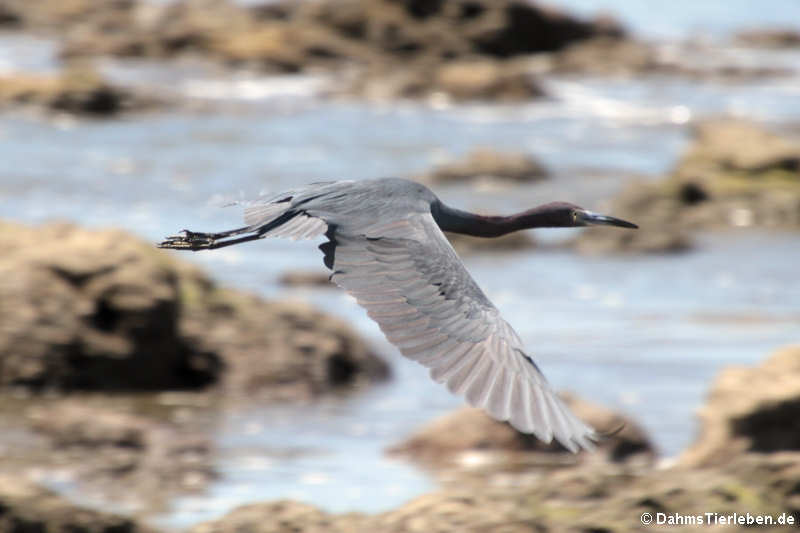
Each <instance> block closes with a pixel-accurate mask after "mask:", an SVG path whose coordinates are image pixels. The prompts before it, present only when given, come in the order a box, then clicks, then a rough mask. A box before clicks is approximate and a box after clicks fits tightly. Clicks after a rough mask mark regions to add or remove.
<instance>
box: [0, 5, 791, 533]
mask: <svg viewBox="0 0 800 533" xmlns="http://www.w3.org/2000/svg"><path fill="white" fill-rule="evenodd" d="M562 3H563V4H564V5H566V6H569V7H572V8H576V9H580V10H581V11H586V12H590V11H592V12H593V11H594V10H596V9H599V8H611V9H613V10H614V11H616V12H618V13H620V15H621V18H622V20H624V21H625V22H627V23H629V24H630V25H631V27H632V28H633V29H634V31H636V32H638V33H640V34H642V35H644V36H645V37H652V38H655V39H661V40H665V41H666V42H667V44H666V45H665V46H674V43H673V44H669V39H673V38H675V37H676V36H681V37H683V36H687V35H691V34H694V33H695V32H697V31H698V29H699V28H703V29H708V30H709V31H710V32H711V33H712V34H713V35H716V36H722V35H727V33H726V32H729V31H731V30H733V29H737V28H740V27H746V26H751V25H760V24H762V23H763V24H767V23H770V22H772V21H773V20H774V16H773V14H772V13H778V12H780V13H781V20H798V17H794V19H792V18H791V17H790V14H791V13H793V12H794V11H796V10H797V9H798V7H797V5H796V3H794V2H786V1H777V0H776V1H773V2H770V6H772V7H773V8H774V9H766V8H763V6H762V7H761V8H760V9H759V10H758V11H757V13H755V15H754V14H753V13H751V11H752V8H751V6H752V5H753V4H752V3H750V2H744V1H741V2H738V1H737V2H726V3H724V4H718V3H716V2H694V3H692V6H693V7H691V8H689V7H687V6H688V5H684V4H683V3H680V2H677V3H674V2H673V3H661V4H658V7H657V8H658V9H659V10H664V11H665V13H666V14H665V16H661V17H659V16H653V12H652V9H653V6H652V5H650V3H648V7H647V11H646V14H645V10H644V8H643V7H642V6H643V5H644V4H643V3H639V2H628V1H624V0H615V1H611V0H609V1H606V2H600V1H597V2H590V1H588V0H570V1H566V2H562ZM709 10H711V11H713V16H709ZM709 21H713V22H709ZM0 45H2V46H0V69H2V70H5V71H14V70H23V71H48V70H50V69H51V68H52V66H53V64H55V60H54V59H53V57H52V54H53V47H52V43H49V44H48V43H47V42H46V41H41V40H36V39H29V38H18V37H10V36H4V37H3V39H2V40H0ZM715 50H716V52H715V53H714V60H715V61H728V60H735V61H737V62H739V63H742V62H744V63H747V62H750V63H755V64H770V65H772V64H775V65H784V66H786V65H788V66H792V67H793V68H795V69H798V68H800V55H799V54H797V53H792V52H763V51H759V52H756V51H747V52H746V53H740V52H741V51H740V50H737V49H735V48H729V47H728V48H726V47H722V48H717V49H715ZM17 52H19V53H17ZM731 58H733V59H731ZM103 68H104V69H106V71H107V72H108V73H110V74H111V75H112V76H114V77H115V79H119V80H126V81H129V80H137V81H138V82H139V83H143V84H145V85H148V84H149V86H151V87H152V86H158V85H163V84H168V85H169V86H170V87H172V90H173V91H174V93H175V94H178V95H183V96H185V97H187V98H191V99H196V100H202V101H205V102H212V103H213V104H214V107H213V109H214V111H213V112H199V111H191V110H188V109H183V110H176V111H167V112H161V113H153V114H144V115H138V116H130V117H126V118H123V119H120V120H113V121H80V120H75V119H69V118H64V117H56V118H43V117H40V116H30V115H28V114H25V113H21V112H9V113H6V114H4V115H2V116H0V158H2V160H3V162H4V164H3V167H2V169H0V206H2V207H1V208H0V215H2V216H3V217H4V218H10V219H15V220H21V221H25V222H40V221H44V220H48V219H53V218H58V219H68V220H74V221H77V222H79V223H81V224H84V225H88V226H93V227H108V226H116V227H122V228H126V229H128V230H130V231H133V232H134V233H136V234H138V235H140V236H142V237H143V238H145V239H148V240H150V241H154V242H155V241H157V240H159V239H160V238H161V237H163V236H164V235H165V234H167V233H170V232H173V231H175V230H178V229H180V228H183V227H187V226H189V227H191V228H192V229H197V230H204V229H208V230H215V229H224V228H228V227H235V226H237V225H238V224H239V223H240V219H239V212H238V210H237V208H222V207H220V206H222V205H224V204H226V203H229V202H231V201H235V200H240V199H246V198H251V197H253V196H255V195H258V194H259V193H263V192H269V191H277V190H280V189H283V188H288V187H292V186H295V185H298V184H302V183H306V182H309V181H315V180H320V179H336V178H350V179H353V178H354V179H363V178H369V177H375V176H387V175H395V176H414V175H417V174H419V173H422V172H423V171H425V170H426V169H428V168H429V167H430V166H431V165H432V164H435V163H438V162H441V161H444V160H447V159H449V158H452V157H455V156H458V155H460V154H462V153H464V152H466V151H468V150H470V149H471V148H473V147H475V146H495V147H500V148H504V149H510V150H523V151H526V152H528V153H530V154H532V155H534V156H536V157H537V158H539V159H540V160H541V161H542V162H543V163H544V164H545V165H546V166H547V167H548V168H549V169H550V170H551V171H552V174H553V178H552V179H550V180H548V181H545V182H542V183H538V184H535V185H526V186H522V187H518V188H503V187H493V188H482V189H479V190H476V189H475V188H473V187H469V186H450V187H437V192H438V193H439V194H440V196H442V197H443V198H444V199H445V200H446V201H448V202H449V203H451V204H454V205H459V206H463V207H466V208H482V209H486V210H496V211H502V212H509V211H513V210H517V209H521V208H526V207H530V206H531V205H533V204H536V203H537V202H541V201H546V200H552V199H556V198H560V199H565V200H571V201H574V202H577V203H580V204H582V205H585V206H587V207H597V206H599V205H600V204H602V202H603V201H604V200H606V199H608V198H609V197H611V196H612V195H613V194H614V193H615V192H616V191H617V190H618V189H619V188H620V187H621V186H623V185H624V183H625V182H626V181H627V180H630V179H633V178H634V177H636V178H644V179H656V178H657V177H658V176H659V175H661V174H663V173H665V172H668V171H669V169H670V168H671V167H672V165H674V163H675V160H676V159H677V158H678V157H679V156H680V154H681V153H682V151H683V150H684V149H685V147H686V145H687V142H688V139H689V126H690V124H691V122H692V121H693V120H696V119H698V118H702V117H704V116H709V115H714V114H718V113H728V114H735V115H739V116H744V117H751V118H754V119H757V120H760V121H763V122H765V123H769V124H772V125H778V126H782V125H783V126H791V125H792V124H796V123H797V122H798V121H800V90H798V87H800V84H799V83H798V80H797V78H796V77H793V78H776V79H759V80H757V81H753V82H742V83H721V82H710V81H702V80H688V79H684V78H665V77H652V78H646V79H634V80H614V79H611V80H609V79H586V78H574V77H573V78H562V79H551V80H548V81H547V88H548V90H549V91H550V92H551V94H553V95H554V98H553V99H550V100H547V101H543V102H535V103H530V104H525V105H514V106H508V105H498V106H495V105H458V106H452V105H442V104H441V103H439V104H437V105H436V106H431V105H427V104H419V103H408V102H400V103H392V104H383V105H378V104H364V103H355V102H326V101H323V100H321V99H320V98H318V97H317V96H318V94H319V92H320V87H321V86H322V85H324V80H320V79H319V78H299V79H287V78H281V79H280V80H277V81H276V80H272V79H268V78H263V77H260V76H257V75H254V74H239V75H236V76H224V77H223V76H222V75H221V74H220V73H219V72H217V71H215V70H214V69H213V68H209V67H208V66H198V65H195V64H187V65H182V66H181V67H180V68H176V69H171V68H165V67H164V66H163V65H157V64H155V65H153V64H146V63H139V64H137V65H135V66H131V65H129V64H124V63H118V62H113V61H110V62H107V63H106V64H104V66H103ZM298 93H299V95H298ZM609 231H614V230H613V229H611V230H609ZM572 235H573V230H562V231H545V232H539V233H537V235H536V237H537V239H539V240H542V241H547V240H559V239H563V238H567V237H570V236H572ZM314 244H315V243H294V242H284V241H280V240H274V241H269V242H258V243H250V244H245V245H242V246H240V247H235V248H228V249H224V250H219V251H216V252H214V253H208V254H190V255H181V257H182V258H184V259H186V260H190V261H194V262H196V263H198V264H200V265H202V266H203V267H205V268H206V269H207V270H208V271H209V272H211V273H212V274H213V275H214V276H215V277H216V278H217V279H219V280H220V282H221V283H224V284H228V285H232V286H236V287H240V288H243V289H247V290H252V291H255V292H258V293H260V294H262V295H264V296H266V297H291V298H296V299H300V300H305V301H308V302H311V303H313V304H315V305H317V306H319V307H322V308H324V309H327V310H329V311H330V312H332V313H336V314H338V315H340V316H342V317H343V318H345V319H346V320H347V321H348V322H350V323H352V324H353V325H354V327H356V328H357V329H358V331H359V332H360V333H361V334H362V335H363V336H364V337H365V338H367V339H368V341H369V342H370V343H372V344H373V346H374V347H375V349H376V350H377V351H378V352H379V353H381V354H383V355H384V356H385V357H386V358H387V359H388V360H389V362H390V363H391V365H392V368H393V373H394V379H393V380H392V381H390V382H388V383H386V384H382V385H378V386H376V387H374V388H372V389H369V390H367V391H365V392H363V393H360V394H356V395H351V396H347V397H345V398H336V399H330V400H326V401H324V402H322V403H320V404H314V405H310V406H263V405H253V406H249V407H248V408H245V409H241V410H236V411H232V412H230V413H228V414H227V416H226V419H225V422H224V423H223V424H222V425H221V427H220V429H219V431H218V434H217V435H216V437H215V438H216V441H217V443H218V445H219V447H220V449H221V457H220V460H219V464H218V467H219V469H220V471H221V473H222V476H221V478H220V479H219V480H218V481H216V482H215V483H214V484H212V485H211V487H210V488H209V490H208V491H207V492H206V493H203V494H201V495H196V496H192V497H185V498H180V499H177V500H176V501H174V502H173V503H172V510H171V511H170V512H169V513H167V514H165V515H163V516H160V517H158V519H157V520H158V523H159V524H162V525H167V526H174V527H182V526H185V525H188V524H191V523H194V522H197V521H199V520H204V519H209V518H214V517H217V516H220V515H221V514H223V513H224V512H226V511H227V510H229V509H230V508H232V507H235V506H237V505H240V504H242V503H246V502H251V501H261V500H265V499H277V498H296V499H300V500H304V501H309V502H312V503H314V504H316V505H319V506H321V507H323V508H325V509H329V510H333V511H346V510H361V511H380V510H384V509H388V508H391V507H394V506H396V505H399V504H400V503H402V502H404V501H406V500H408V499H410V498H412V497H414V496H416V495H418V494H420V493H422V492H425V491H428V490H431V489H432V488H433V487H434V484H433V482H432V480H431V479H429V478H428V477H427V476H426V475H425V474H424V473H422V472H421V471H419V470H417V469H415V468H414V467H413V466H411V465H409V464H407V463H403V462H398V461H394V460H390V459H388V458H386V457H384V455H383V449H384V448H385V447H386V446H388V445H391V444H394V443H396V442H398V441H399V440H401V439H403V438H404V437H405V436H407V435H408V434H409V433H411V432H412V431H414V430H415V429H417V428H419V427H420V426H421V425H423V424H425V423H426V422H428V421H430V420H432V419H434V418H436V417H437V416H440V415H442V414H444V413H447V412H449V411H451V410H453V409H455V408H457V407H458V406H460V405H462V401H461V400H460V399H459V398H455V397H453V396H451V395H449V394H448V393H447V392H446V391H445V390H444V389H443V388H442V387H440V386H438V385H436V384H434V383H433V382H431V381H430V380H429V379H428V377H427V372H426V371H425V370H424V369H423V368H421V367H419V366H417V365H415V364H414V363H412V362H410V361H407V360H405V359H402V358H401V357H400V356H399V355H397V352H396V351H395V350H394V349H393V348H392V347H391V346H390V345H388V343H386V341H385V340H384V339H383V337H382V336H381V334H380V332H379V330H378V328H377V326H376V325H375V324H374V323H372V322H371V321H370V320H369V319H368V318H367V317H366V315H365V313H364V312H363V311H362V310H361V309H360V308H358V306H357V305H356V304H355V303H354V302H353V300H352V299H350V298H349V297H347V296H346V295H344V294H343V293H341V292H339V291H335V290H330V289H287V288H283V287H281V286H279V285H277V283H276V281H275V280H276V279H277V276H278V275H280V274H281V273H283V272H285V271H286V270H290V269H297V270H311V269H317V270H322V265H321V257H320V254H319V252H318V250H316V247H315V245H314ZM464 260H465V263H466V264H467V267H468V269H469V270H470V272H471V273H472V274H473V276H474V277H475V278H476V280H477V281H478V283H479V284H480V285H481V286H482V287H484V288H485V289H486V292H487V294H488V295H489V296H490V298H491V299H492V300H493V301H494V302H495V303H496V305H497V306H498V307H499V308H500V310H501V312H502V313H503V314H504V316H505V317H506V318H507V319H508V320H509V322H510V323H511V324H512V325H513V326H514V327H515V328H516V329H517V331H518V332H519V333H520V335H521V336H522V338H523V339H524V341H525V343H526V345H527V346H528V347H529V349H530V351H531V353H532V354H534V355H535V357H536V359H537V361H538V363H539V364H540V366H541V367H542V368H543V369H544V371H545V372H546V374H547V375H548V377H549V379H550V380H551V382H553V383H554V384H555V386H556V387H557V388H563V389H569V390H572V391H575V392H577V393H578V394H579V395H580V396H581V397H584V398H586V399H588V400H591V401H594V402H598V403H602V404H604V405H607V406H610V407H612V408H615V409H619V410H621V411H624V412H626V413H628V414H630V415H631V416H633V417H634V418H635V419H636V420H638V421H639V422H641V424H642V425H643V426H644V427H645V428H646V430H647V431H648V432H649V433H650V434H651V435H652V437H653V439H654V440H655V442H656V444H657V446H658V447H659V449H660V451H661V453H662V454H663V455H664V456H673V455H675V454H677V453H679V452H680V451H681V450H682V449H683V448H684V447H685V446H686V445H687V444H688V443H690V442H691V440H692V438H693V437H694V433H695V431H696V424H695V419H694V412H695V410H696V409H697V408H698V407H699V406H701V405H702V404H703V401H704V397H705V395H706V394H707V391H708V388H709V384H710V383H711V380H712V379H713V377H714V376H715V375H717V373H718V372H719V371H720V370H721V369H722V368H724V367H726V366H729V365H734V364H754V363H757V362H758V361H760V360H762V359H763V358H764V357H765V356H766V355H767V354H768V353H769V352H771V351H772V350H774V349H775V348H777V347H779V346H782V345H785V344H788V343H791V342H796V341H797V340H798V332H799V331H800V328H798V325H800V305H798V303H797V302H798V301H800V286H799V285H798V284H797V276H796V265H797V264H798V263H800V246H798V238H797V236H796V235H791V234H777V235H767V234H759V233H757V232H747V233H730V234H725V235H704V236H701V237H700V239H699V242H698V247H697V249H696V250H695V251H693V252H691V253H687V254H682V255H674V256H661V255H647V256H624V257H582V256H578V255H576V254H574V253H572V252H568V251H555V250H549V249H548V250H545V249H542V250H534V251H532V252H524V253H513V254H500V255H480V254H478V255H473V256H469V257H466V258H465V259H464ZM62 490H64V491H66V492H68V493H69V490H70V489H69V487H62ZM73 496H74V497H77V498H80V495H73Z"/></svg>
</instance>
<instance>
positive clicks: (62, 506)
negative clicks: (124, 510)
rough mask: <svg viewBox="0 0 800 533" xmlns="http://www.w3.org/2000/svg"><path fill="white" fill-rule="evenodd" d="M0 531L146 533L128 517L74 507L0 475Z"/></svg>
mask: <svg viewBox="0 0 800 533" xmlns="http://www.w3.org/2000/svg"><path fill="white" fill-rule="evenodd" d="M0 508H2V509H3V513H2V516H0V531H4V532H6V531H7V532H9V533H22V532H26V531H36V532H41V533H57V532H62V531H71V532H73V533H149V532H151V531H153V530H152V529H150V528H147V527H144V526H142V525H140V524H138V523H137V522H135V521H134V520H132V519H130V518H125V517H122V516H119V515H115V514H111V513H105V512H99V511H93V510H90V509H86V508H83V507H80V506H77V505H75V504H73V503H71V502H69V501H67V500H66V499H65V498H62V497H61V496H58V495H56V494H55V493H53V492H51V491H49V490H47V489H44V488H41V487H38V486H37V485H34V484H32V483H30V482H28V481H25V480H23V479H20V478H19V477H17V476H8V475H3V476H0Z"/></svg>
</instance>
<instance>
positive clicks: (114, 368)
mask: <svg viewBox="0 0 800 533" xmlns="http://www.w3.org/2000/svg"><path fill="white" fill-rule="evenodd" d="M0 243H2V247H3V250H4V253H3V255H2V256H1V257H0V273H2V275H0V315H2V316H3V317H5V318H4V320H3V322H2V323H0V360H2V365H3V372H2V375H0V384H2V385H5V386H9V385H16V386H24V387H29V388H33V389H36V390H41V389H46V388H57V389H63V390H74V389H105V390H119V389H145V390H147V389H151V390H152V389H163V388H187V387H198V386H203V385H207V384H209V383H211V382H213V381H215V380H216V379H218V377H219V373H220V370H221V365H220V360H219V357H218V355H216V354H211V353H208V352H204V351H199V350H196V349H195V348H193V347H192V346H191V345H190V344H189V343H188V342H187V341H186V339H184V338H183V337H182V335H181V333H180V323H179V322H180V305H181V304H180V289H181V287H180V276H181V274H180V272H179V269H178V267H177V266H176V265H174V264H171V263H170V262H169V261H168V260H167V258H166V256H163V255H161V254H160V253H159V252H157V251H156V250H154V249H153V245H151V244H149V243H145V242H142V241H140V240H138V239H135V238H132V237H130V236H128V235H126V234H125V233H123V232H121V231H113V230H109V231H88V230H82V229H79V228H77V227H75V226H72V225H68V224H49V225H45V226H42V227H40V228H32V227H26V226H22V225H17V224H12V223H7V222H6V223H2V225H1V226H0ZM197 276H198V278H199V274H198V275H197ZM187 277H188V276H187ZM202 281H207V280H201V281H198V283H200V282H202Z"/></svg>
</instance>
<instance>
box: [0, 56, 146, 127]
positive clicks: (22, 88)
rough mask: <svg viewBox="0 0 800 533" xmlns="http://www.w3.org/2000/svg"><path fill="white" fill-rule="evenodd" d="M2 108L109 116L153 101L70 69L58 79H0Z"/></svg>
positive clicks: (87, 72) (91, 74)
mask: <svg viewBox="0 0 800 533" xmlns="http://www.w3.org/2000/svg"><path fill="white" fill-rule="evenodd" d="M3 104H5V105H8V104H14V105H20V104H25V105H33V106H41V107H44V108H45V109H48V110H51V111H59V112H65V113H73V114H78V115H92V116H108V115H114V114H117V113H120V112H122V111H132V110H141V109H145V108H148V107H152V106H154V105H156V101H155V100H154V99H146V98H144V97H142V96H139V95H134V94H133V93H131V92H129V91H127V90H125V89H122V88H120V87H117V86H115V85H112V84H109V83H108V82H106V81H104V80H103V79H102V78H100V77H99V76H98V75H97V74H96V73H95V72H93V71H91V70H87V69H85V68H72V69H67V70H66V71H65V72H63V73H62V74H60V75H58V76H50V75H37V74H15V75H11V76H6V77H2V78H0V105H3Z"/></svg>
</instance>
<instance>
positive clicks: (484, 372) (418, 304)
mask: <svg viewBox="0 0 800 533" xmlns="http://www.w3.org/2000/svg"><path fill="white" fill-rule="evenodd" d="M244 220H245V224H247V225H246V226H244V227H241V228H238V229H234V230H229V231H223V232H219V233H200V232H194V231H188V230H183V231H182V232H181V234H180V235H176V236H172V237H167V238H166V240H165V241H164V242H162V243H161V244H160V245H159V246H160V247H161V248H172V249H179V250H212V249H216V248H223V247H225V246H231V245H233V244H239V243H242V242H247V241H252V240H255V239H263V238H264V237H289V238H293V239H307V238H312V237H317V236H320V235H325V237H327V242H325V243H324V244H322V245H320V247H319V248H320V250H322V252H323V253H324V254H325V257H324V263H325V266H326V267H328V268H329V269H330V270H331V271H332V272H333V274H331V280H332V281H334V282H335V283H336V284H337V285H339V286H340V287H342V288H343V289H345V290H346V291H347V292H349V293H350V294H351V295H352V296H354V297H355V298H356V300H357V301H358V303H359V304H360V305H361V306H362V307H364V308H366V310H367V314H368V315H369V316H370V318H372V319H373V320H374V321H375V322H377V323H378V325H379V326H380V328H381V330H382V331H383V333H384V334H385V335H386V338H387V339H388V340H389V342H391V343H392V344H394V345H395V346H396V347H397V348H399V349H400V351H401V352H402V354H403V355H404V356H406V357H408V358H410V359H413V360H414V361H417V362H419V363H421V364H423V365H425V366H426V367H428V368H429V369H430V374H431V377H432V378H433V379H434V380H436V381H437V382H439V383H445V384H446V385H447V387H448V388H449V389H450V391H451V392H453V393H455V394H460V395H464V396H465V397H466V399H467V401H468V402H469V403H470V404H472V405H474V406H476V407H480V408H483V409H484V410H485V411H487V412H488V413H489V414H490V415H491V416H492V417H493V418H495V419H497V420H501V421H508V422H510V423H511V425H512V426H514V427H515V428H516V429H517V430H519V431H521V432H524V433H532V434H534V435H536V436H537V437H538V438H539V439H541V440H542V441H544V442H548V443H549V442H551V441H552V439H553V437H555V438H556V439H557V440H558V441H559V442H560V443H561V444H562V445H564V447H566V448H567V449H569V450H570V451H572V452H577V451H578V450H579V449H581V448H585V449H592V448H593V447H594V444H593V442H594V441H596V440H597V439H598V437H599V435H600V434H599V433H598V432H597V431H596V430H595V429H594V428H592V427H591V426H589V425H588V424H586V423H584V422H583V421H581V420H580V419H579V418H578V417H577V416H575V414H573V413H572V412H571V411H570V409H569V408H568V407H567V406H566V405H565V404H564V403H563V402H562V400H561V399H560V398H559V397H558V395H556V393H555V392H554V391H553V389H552V388H551V386H550V384H549V383H548V382H547V380H546V379H545V377H544V375H543V374H542V372H541V371H540V370H539V367H538V366H537V365H536V363H535V362H534V361H533V359H532V358H531V356H530V355H528V353H527V352H526V351H525V348H524V346H523V343H522V341H521V340H520V338H519V336H518V335H517V333H516V332H515V331H514V330H513V329H512V328H511V326H510V325H509V324H508V322H506V321H505V320H503V318H502V317H501V316H500V313H499V311H498V310H497V308H496V307H495V306H494V305H493V304H492V302H490V301H489V299H488V298H487V297H486V295H485V294H484V293H483V291H482V290H481V289H480V287H478V285H477V284H476V283H475V281H474V280H473V279H472V277H471V276H470V275H469V273H468V272H467V269H466V268H464V264H463V263H462V262H461V260H460V259H459V257H458V255H456V252H455V251H454V250H453V247H452V246H451V245H450V243H449V242H448V240H447V238H446V237H445V236H444V234H443V233H442V232H443V231H449V232H453V233H463V234H466V235H474V236H478V237H498V236H500V235H504V234H506V233H510V232H512V231H518V230H523V229H527V228H542V227H548V228H553V227H577V226H589V225H606V226H620V227H623V228H636V227H637V226H636V225H635V224H631V223H630V222H626V221H624V220H620V219H618V218H614V217H610V216H605V215H600V214H597V213H593V212H591V211H587V210H586V209H583V208H581V207H578V206H576V205H573V204H570V203H566V202H552V203H548V204H544V205H540V206H538V207H534V208H533V209H528V210H527V211H523V212H521V213H518V214H515V215H511V216H482V215H477V214H473V213H468V212H466V211H461V210H459V209H455V208H452V207H449V206H447V205H445V204H444V203H443V202H442V201H441V200H439V198H437V197H436V195H435V194H434V193H433V192H431V191H430V189H428V188H427V187H425V186H423V185H421V184H419V183H416V182H413V181H409V180H405V179H399V178H387V179H377V180H368V181H335V182H324V183H312V184H310V185H307V186H305V187H301V188H298V189H294V190H290V191H287V192H285V193H283V194H279V195H277V196H273V197H269V198H265V199H262V200H258V201H256V202H253V203H251V204H250V205H249V206H247V207H246V208H245V211H244Z"/></svg>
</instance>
